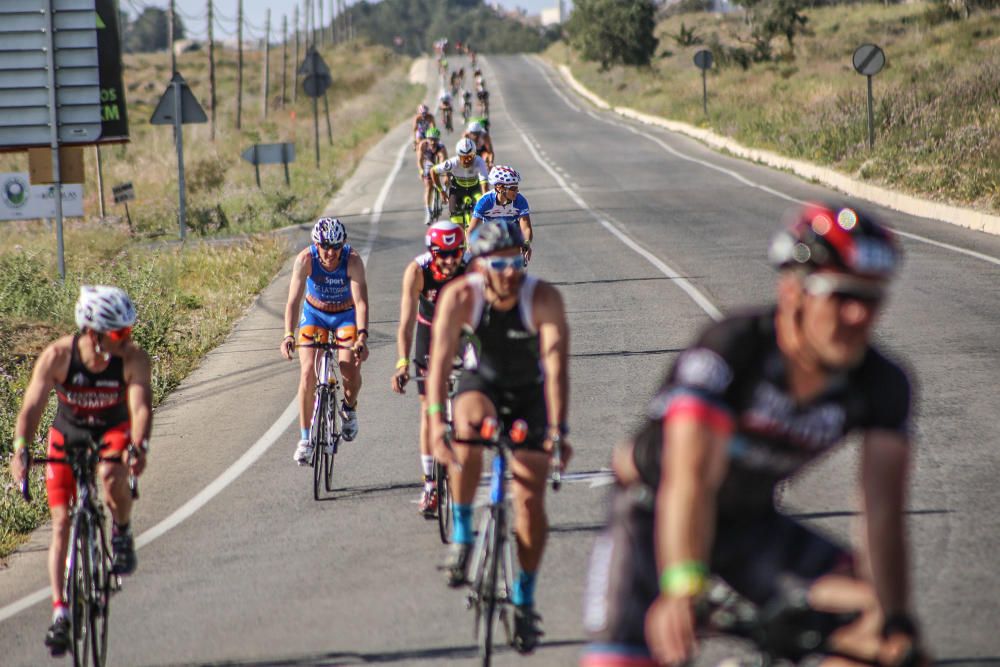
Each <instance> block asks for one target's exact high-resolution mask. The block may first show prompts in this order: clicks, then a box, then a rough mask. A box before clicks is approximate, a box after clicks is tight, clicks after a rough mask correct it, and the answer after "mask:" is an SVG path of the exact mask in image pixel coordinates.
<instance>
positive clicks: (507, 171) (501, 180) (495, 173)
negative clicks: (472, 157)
mask: <svg viewBox="0 0 1000 667" xmlns="http://www.w3.org/2000/svg"><path fill="white" fill-rule="evenodd" d="M489 178H490V185H492V186H497V185H517V184H518V183H520V182H521V174H519V173H517V171H516V170H514V169H513V168H511V167H508V166H507V165H505V164H498V165H495V166H494V167H493V168H492V169H490V177H489Z"/></svg>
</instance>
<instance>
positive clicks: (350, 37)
mask: <svg viewBox="0 0 1000 667" xmlns="http://www.w3.org/2000/svg"><path fill="white" fill-rule="evenodd" d="M344 11H346V12H347V41H348V42H353V41H354V19H353V18H352V16H351V15H352V14H353V12H352V11H351V10H350V9H348V7H347V0H344Z"/></svg>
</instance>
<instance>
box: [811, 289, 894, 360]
mask: <svg viewBox="0 0 1000 667" xmlns="http://www.w3.org/2000/svg"><path fill="white" fill-rule="evenodd" d="M799 281H800V285H801V290H802V301H801V308H802V311H801V315H802V333H803V337H804V338H805V340H806V342H807V343H808V344H809V346H810V347H811V348H812V350H813V352H814V353H815V354H816V356H817V357H818V358H819V360H820V362H821V363H822V364H823V365H824V366H826V367H827V368H829V369H831V370H834V369H843V368H850V367H851V366H854V365H855V364H857V363H858V362H860V361H861V358H862V357H863V356H864V353H865V349H866V347H867V346H868V343H869V341H870V340H871V336H872V329H873V327H874V324H875V320H876V317H877V315H878V311H879V306H880V305H881V304H882V302H883V300H884V297H885V291H886V287H887V285H886V284H885V282H884V281H880V280H871V279H867V278H859V277H857V276H852V275H848V274H844V273H838V272H835V271H819V272H816V273H812V274H809V275H805V276H802V277H800V278H799Z"/></svg>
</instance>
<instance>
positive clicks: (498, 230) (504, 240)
mask: <svg viewBox="0 0 1000 667" xmlns="http://www.w3.org/2000/svg"><path fill="white" fill-rule="evenodd" d="M523 245H524V235H523V234H522V233H521V226H520V225H519V224H518V223H517V222H516V221H515V220H503V221H501V222H489V223H483V224H481V225H478V226H477V227H476V228H475V229H473V230H472V234H471V235H470V236H469V254H471V255H472V256H473V257H484V256H486V255H492V254H493V253H495V252H500V251H501V250H507V249H508V248H520V247H521V246H523Z"/></svg>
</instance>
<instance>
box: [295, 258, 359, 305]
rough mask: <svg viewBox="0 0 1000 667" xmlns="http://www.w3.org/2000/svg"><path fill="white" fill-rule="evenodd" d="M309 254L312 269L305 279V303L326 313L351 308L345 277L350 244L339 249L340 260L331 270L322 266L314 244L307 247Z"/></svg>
mask: <svg viewBox="0 0 1000 667" xmlns="http://www.w3.org/2000/svg"><path fill="white" fill-rule="evenodd" d="M309 254H310V256H311V258H312V260H311V261H312V270H311V271H310V273H309V278H308V279H307V280H306V305H308V306H312V307H313V308H316V309H317V310H321V311H323V312H326V313H339V312H342V311H345V310H348V309H350V308H353V307H354V298H353V297H352V295H351V281H350V279H349V278H348V277H347V265H348V263H349V260H350V257H351V246H349V245H346V244H345V245H344V248H343V249H342V250H341V251H340V262H339V263H338V264H337V267H336V268H335V269H333V271H327V270H326V269H324V268H323V264H322V263H321V262H320V261H319V252H318V251H317V250H316V246H315V245H312V246H310V247H309Z"/></svg>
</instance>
